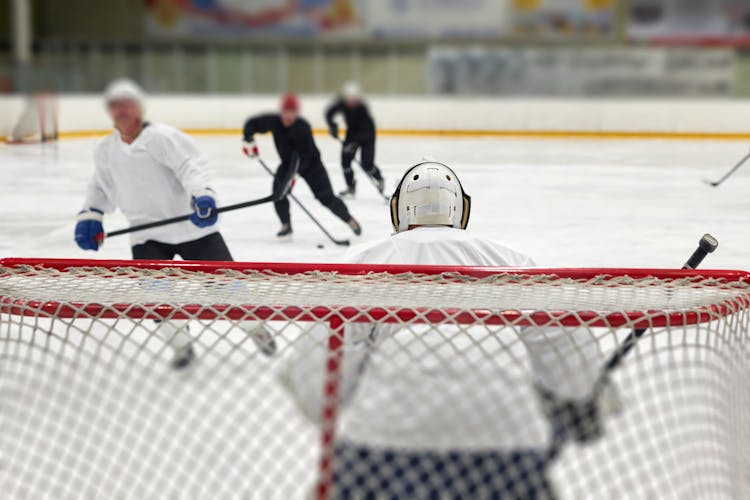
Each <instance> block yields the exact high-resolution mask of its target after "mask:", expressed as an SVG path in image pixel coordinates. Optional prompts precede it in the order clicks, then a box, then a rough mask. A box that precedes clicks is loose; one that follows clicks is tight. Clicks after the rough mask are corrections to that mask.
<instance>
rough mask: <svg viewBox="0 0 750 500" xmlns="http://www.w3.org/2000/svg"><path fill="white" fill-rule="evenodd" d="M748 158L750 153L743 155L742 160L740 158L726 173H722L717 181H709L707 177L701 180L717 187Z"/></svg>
mask: <svg viewBox="0 0 750 500" xmlns="http://www.w3.org/2000/svg"><path fill="white" fill-rule="evenodd" d="M749 159H750V153H748V154H746V155H745V157H744V158H742V160H740V162H739V163H738V164H737V165H735V166H734V167H732V169H731V170H730V171H729V172H727V173H726V174H724V177H722V178H721V179H719V180H718V181H710V180H708V179H703V182H705V183H706V184H708V185H709V186H711V187H717V186H719V185H720V184H721V183H722V182H724V181H725V180H727V179H728V178H729V177H730V176H731V175H732V174H733V173H735V172H736V171H737V170H739V168H740V167H741V166H742V165H744V164H745V163H746V162H747V160H749Z"/></svg>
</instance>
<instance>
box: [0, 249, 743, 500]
mask: <svg viewBox="0 0 750 500" xmlns="http://www.w3.org/2000/svg"><path fill="white" fill-rule="evenodd" d="M25 267H28V268H46V269H53V270H56V271H61V272H64V271H65V270H67V269H71V268H81V267H86V268H102V269H108V270H111V271H112V272H113V273H116V272H117V269H118V268H130V269H133V268H135V269H148V270H159V269H180V270H185V271H193V272H200V273H206V274H219V273H221V272H222V271H226V270H232V271H239V272H243V271H245V272H247V271H257V272H264V271H265V272H272V273H276V274H282V275H284V274H285V275H295V274H304V273H310V272H329V273H338V274H340V275H344V276H367V275H368V274H373V273H374V274H378V275H381V274H391V275H406V274H407V273H411V274H414V275H446V278H447V279H449V275H453V274H458V275H463V276H468V277H472V278H486V277H489V276H493V275H497V274H505V275H518V276H549V277H550V278H552V279H575V280H583V281H586V280H591V279H593V278H598V279H599V280H598V281H597V282H596V283H595V284H592V286H607V282H608V280H610V281H611V280H614V279H616V278H622V277H626V276H627V277H630V278H633V279H643V278H650V277H653V278H661V279H667V280H670V279H690V278H696V279H699V278H706V279H711V280H712V282H713V283H715V285H713V286H721V285H722V284H724V283H737V282H744V283H750V273H748V272H745V271H717V270H701V271H697V270H684V269H639V268H633V269H630V268H507V267H476V266H475V267H463V266H423V265H416V266H415V265H360V264H331V263H328V264H309V263H270V262H260V263H251V262H204V261H161V260H81V259H41V258H33V259H27V258H5V259H0V268H25ZM21 274H22V273H21ZM2 280H3V274H2V272H1V271H0V313H5V314H15V315H24V314H25V315H31V314H39V313H40V312H41V313H44V314H48V315H50V316H55V317H62V318H76V317H90V316H95V317H99V318H118V317H122V316H123V315H127V316H128V317H132V318H153V319H161V318H173V319H206V320H209V319H215V318H218V317H222V318H227V319H242V318H246V317H247V316H248V315H252V316H254V317H255V318H257V319H259V320H266V321H274V320H283V321H327V322H328V324H329V327H330V335H329V337H328V341H327V349H328V357H327V360H326V369H325V372H326V377H325V382H324V386H323V392H324V401H325V403H324V404H323V407H322V413H321V424H320V425H321V456H320V459H319V466H318V472H319V477H318V480H317V484H316V498H318V499H326V498H329V496H330V494H331V487H332V484H333V458H334V449H335V444H336V424H337V416H338V415H337V413H338V389H339V377H340V367H341V363H342V360H343V352H342V347H343V336H344V326H345V325H346V323H347V322H371V321H372V320H375V321H383V322H386V323H396V322H400V321H404V322H411V323H433V322H434V323H453V324H462V325H470V324H474V323H478V322H481V323H482V324H485V325H491V324H494V325H507V324H510V323H512V324H514V325H518V326H531V325H536V326H543V325H545V324H547V325H548V324H550V323H552V324H554V325H556V326H573V327H575V326H580V325H582V324H585V325H586V326H589V327H597V326H608V327H625V328H655V327H664V326H670V325H671V326H674V325H686V324H697V323H702V322H707V321H710V320H711V319H715V318H716V317H717V316H724V315H727V314H730V313H731V312H732V308H731V307H730V306H729V304H726V305H724V304H722V305H712V306H709V307H706V308H705V309H702V310H701V309H698V310H692V311H688V312H680V311H676V312H664V311H659V310H653V311H645V310H639V311H623V312H615V313H606V314H603V313H602V312H597V311H576V312H575V314H571V313H570V312H568V311H546V312H532V313H526V314H523V313H522V312H521V311H517V310H507V311H493V310H487V309H474V310H470V311H469V310H465V309H450V308H444V307H441V308H434V309H433V308H424V307H419V308H415V307H409V306H403V307H397V308H382V307H373V308H371V309H368V310H367V312H368V314H367V317H365V316H364V315H363V314H362V308H361V307H360V308H356V307H353V306H347V305H342V306H330V305H327V306H321V305H315V304H314V303H313V304H311V305H307V306H305V305H300V306H274V305H273V304H245V305H241V306H236V305H234V306H230V305H221V304H217V305H213V306H212V307H210V308H205V307H203V306H201V305H199V304H192V305H191V304H186V305H181V306H174V305H170V304H144V305H134V304H109V305H103V304H97V303H83V302H80V303H65V304H64V303H60V302H54V301H48V302H43V301H35V300H20V299H14V298H13V297H7V296H3V295H2ZM499 286H502V285H499ZM738 300H739V301H740V303H741V305H742V306H743V307H750V292H748V294H746V295H744V296H743V295H740V296H739V299H738Z"/></svg>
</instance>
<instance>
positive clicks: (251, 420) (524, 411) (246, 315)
mask: <svg viewBox="0 0 750 500" xmlns="http://www.w3.org/2000/svg"><path fill="white" fill-rule="evenodd" d="M139 266H140V267H139ZM165 266H166V264H136V263H126V262H115V263H104V262H94V261H92V262H90V263H89V264H88V265H86V263H73V262H59V261H50V262H48V263H46V264H45V265H44V266H42V265H40V264H39V263H38V262H36V263H19V262H13V261H9V260H6V261H3V265H2V266H0V329H1V330H0V419H1V420H0V453H1V454H2V455H1V456H0V488H1V489H2V491H4V492H6V493H5V494H7V495H9V496H10V497H43V496H46V497H54V498H80V497H117V498H122V497H138V498H156V497H190V498H217V497H243V498H309V497H318V498H325V497H328V498H615V497H617V498H619V497H629V498H747V497H748V495H750V451H748V450H750V448H749V446H750V429H749V428H748V425H747V421H746V415H747V414H748V410H750V391H749V390H748V386H747V380H748V379H749V377H748V376H749V375H750V363H749V360H748V358H749V355H750V352H749V350H748V345H749V343H748V304H749V303H750V302H749V299H750V286H748V285H747V283H746V282H747V276H745V275H744V274H743V273H707V274H700V273H697V272H681V271H680V272H677V271H675V272H648V271H629V272H627V273H625V272H619V271H603V270H599V271H596V270H593V271H592V270H577V271H563V270H540V271H529V270H525V271H524V270H519V271H515V272H514V271H508V270H502V271H501V270H496V271H492V270H476V269H468V268H467V269H464V270H457V269H450V270H438V269H434V268H433V269H427V268H420V269H415V270H412V272H407V271H406V270H405V269H403V268H389V269H387V270H386V269H385V268H373V267H353V266H315V267H317V268H319V269H320V268H323V270H315V269H314V267H312V266H308V267H305V266H290V265H255V266H253V265H242V264H233V265H231V266H229V267H230V268H225V269H221V267H226V266H228V265H227V264H223V265H216V264H201V265H194V264H187V265H186V264H183V266H184V267H181V266H180V264H177V263H175V264H171V265H170V267H165ZM634 327H637V328H640V329H643V330H644V332H643V337H642V338H641V339H640V341H639V342H638V343H637V344H635V346H634V348H633V349H632V351H631V352H630V353H629V354H628V356H627V357H626V358H624V361H623V363H622V364H621V365H620V366H619V367H617V368H616V369H615V370H613V371H612V372H611V373H610V375H609V377H607V378H602V377H601V373H602V369H603V366H604V364H605V363H606V361H607V360H608V359H609V358H610V356H611V355H612V354H613V353H614V352H615V351H616V350H617V349H618V347H620V346H622V345H623V342H624V340H625V338H626V337H627V336H628V334H629V333H630V332H631V331H632V329H633V328H634ZM188 352H191V353H194V354H195V358H194V359H193V358H191V357H190V356H187V355H186V353H188ZM179 360H182V361H185V362H187V361H190V363H189V364H188V365H187V366H186V367H184V368H182V369H176V368H175V365H174V364H173V363H174V361H179Z"/></svg>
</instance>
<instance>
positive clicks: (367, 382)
mask: <svg viewBox="0 0 750 500" xmlns="http://www.w3.org/2000/svg"><path fill="white" fill-rule="evenodd" d="M390 208H391V221H392V223H393V228H394V231H395V234H393V235H392V236H390V237H387V238H385V239H383V240H381V241H377V242H374V243H371V244H367V245H363V246H361V247H358V248H353V249H352V250H351V251H350V253H349V254H348V258H347V261H348V262H350V263H361V264H406V265H409V264H415V265H416V264H420V265H441V266H501V267H530V266H534V262H533V261H532V260H531V259H530V258H529V257H527V256H525V255H523V254H521V253H519V252H517V251H515V250H512V249H511V248H508V247H506V246H504V245H502V244H499V243H496V242H494V241H492V240H490V239H487V238H484V237H481V236H475V235H473V234H471V233H469V232H467V231H466V227H467V225H468V222H469V215H470V210H471V199H470V197H469V196H468V195H467V194H466V192H465V191H464V189H463V187H462V185H461V183H460V181H459V179H458V178H457V176H456V174H455V172H454V171H453V170H452V169H451V168H449V167H448V166H446V165H444V164H442V163H438V162H435V161H429V160H428V161H423V162H421V163H419V164H417V165H414V166H413V167H411V168H409V169H408V170H407V171H406V173H405V174H404V176H403V178H402V179H401V182H400V183H399V185H398V187H397V188H396V191H395V193H394V194H393V197H392V199H391V207H390ZM326 335H327V333H326V332H323V331H322V330H321V331H314V332H311V335H310V344H309V345H308V346H307V348H309V349H310V351H309V352H306V353H305V354H304V355H302V356H300V359H295V360H294V363H293V365H292V367H291V368H290V370H289V372H288V373H287V375H286V379H285V383H286V384H287V385H288V387H289V388H290V390H291V391H292V394H293V395H294V397H295V399H296V401H297V402H298V404H299V405H300V406H301V408H302V410H303V411H304V412H305V413H306V414H307V415H308V416H309V417H310V418H312V419H315V420H317V419H320V415H321V408H322V404H323V396H322V395H320V392H321V391H320V389H319V384H321V381H320V379H319V378H316V377H313V376H312V375H311V374H313V373H317V374H318V375H319V377H325V375H324V374H323V373H322V372H321V368H320V366H321V365H323V366H324V365H325V361H324V358H325V356H326V348H325V346H326V343H325V340H324V339H325V338H326ZM501 339H504V340H501ZM511 339H513V340H511ZM514 341H518V342H520V345H522V346H523V347H524V348H525V351H526V353H527V355H528V358H529V363H530V368H531V370H532V373H533V381H531V383H527V384H528V386H527V387H526V389H525V392H523V391H524V389H523V388H522V387H523V384H520V383H519V381H518V380H514V379H513V378H512V376H510V375H509V372H513V371H514V370H516V371H517V370H518V367H517V366H502V362H501V361H498V359H497V357H498V356H502V355H504V354H508V353H507V352H505V351H503V350H500V351H497V347H495V348H494V350H495V352H494V353H493V352H492V351H493V348H492V347H491V346H493V345H494V346H497V345H498V342H500V343H503V345H505V346H506V348H507V349H511V347H508V346H509V345H512V344H513V342H514ZM343 342H344V345H343V349H342V352H343V359H342V363H341V367H342V368H341V372H340V378H339V379H338V391H337V394H338V398H339V399H338V402H339V405H340V407H341V410H340V413H339V415H340V417H339V419H340V420H339V422H340V423H341V426H340V428H339V431H338V432H337V440H336V447H335V452H334V460H333V463H334V466H333V477H334V479H333V484H332V487H333V492H334V494H333V497H334V498H387V499H394V498H493V499H495V498H503V499H506V498H512V499H531V498H535V499H547V498H554V497H555V494H554V491H553V488H552V486H551V484H550V482H549V480H548V478H547V469H548V466H549V464H550V463H551V461H552V460H553V458H554V456H555V455H556V450H557V449H558V448H559V445H560V443H561V442H564V441H565V440H568V439H571V440H575V441H577V442H587V441H592V440H594V439H596V438H598V437H599V436H600V435H601V434H602V432H603V427H602V418H603V416H604V414H605V413H606V410H603V409H602V407H601V406H600V404H601V402H602V399H604V398H602V397H601V395H602V394H603V393H605V392H606V393H607V395H610V394H612V392H613V391H612V390H611V389H612V386H611V385H610V384H609V383H608V382H607V384H606V385H607V388H608V390H607V391H602V392H599V391H598V390H597V389H596V381H597V379H598V376H599V373H600V368H601V365H602V361H601V360H600V358H599V354H598V350H597V348H596V343H595V342H593V340H592V337H591V332H589V331H587V330H585V329H574V328H556V327H545V328H537V327H531V326H528V327H524V328H516V327H511V326H506V327H497V328H494V329H493V328H491V327H489V328H461V327H459V326H455V325H442V326H438V327H429V326H426V325H423V326H422V327H417V326H410V327H408V328H400V327H398V326H395V325H392V324H388V325H383V324H380V325H377V326H374V327H373V326H371V325H367V324H366V323H357V324H355V325H348V326H347V327H346V329H345V331H344V335H343ZM303 348H304V346H299V349H300V350H302V349H303ZM454 351H460V352H461V355H455V354H456V352H454ZM488 351H490V352H488ZM516 355H517V354H514V355H513V356H516ZM467 358H470V359H471V361H470V362H468V363H467ZM505 359H507V358H505ZM512 359H513V361H514V363H515V362H516V358H515V357H514V358H512ZM519 393H520V397H519ZM540 407H541V409H542V411H539V409H540Z"/></svg>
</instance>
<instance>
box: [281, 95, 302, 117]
mask: <svg viewBox="0 0 750 500" xmlns="http://www.w3.org/2000/svg"><path fill="white" fill-rule="evenodd" d="M281 111H294V112H295V113H298V112H299V99H298V98H297V96H296V95H294V94H284V95H283V96H281Z"/></svg>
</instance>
